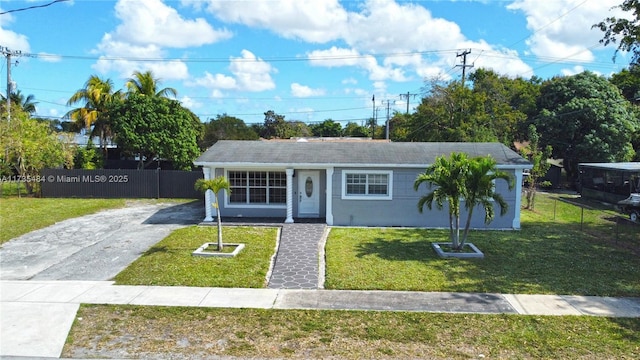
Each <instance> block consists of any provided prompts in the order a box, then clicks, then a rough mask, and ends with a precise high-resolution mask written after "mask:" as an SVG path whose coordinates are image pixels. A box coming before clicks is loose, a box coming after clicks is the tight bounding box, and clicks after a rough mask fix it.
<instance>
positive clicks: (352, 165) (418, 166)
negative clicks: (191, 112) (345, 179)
mask: <svg viewBox="0 0 640 360" xmlns="http://www.w3.org/2000/svg"><path fill="white" fill-rule="evenodd" d="M194 165H196V166H208V167H219V168H227V167H230V168H234V169H235V168H250V169H264V168H269V169H286V168H288V167H293V168H296V169H307V170H325V169H327V168H328V167H338V168H343V167H344V168H398V169H426V168H428V167H429V166H431V165H433V164H427V163H425V164H380V163H370V164H362V163H281V164H276V163H269V164H265V163H253V162H239V163H234V162H229V163H225V162H207V161H197V162H194ZM532 167H533V165H532V164H523V165H516V164H498V165H496V168H497V169H501V170H517V169H531V168H532Z"/></svg>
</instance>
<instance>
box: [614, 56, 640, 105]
mask: <svg viewBox="0 0 640 360" xmlns="http://www.w3.org/2000/svg"><path fill="white" fill-rule="evenodd" d="M609 81H611V83H612V84H613V85H615V86H616V87H618V89H620V91H622V96H624V97H625V98H626V99H627V100H629V101H630V102H631V103H632V104H636V105H638V106H640V65H633V66H631V67H630V68H629V69H622V71H620V72H619V73H617V74H613V75H611V79H609Z"/></svg>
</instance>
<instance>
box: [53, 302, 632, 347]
mask: <svg viewBox="0 0 640 360" xmlns="http://www.w3.org/2000/svg"><path fill="white" fill-rule="evenodd" d="M638 334H640V319H631V318H630V319H623V318H621V319H612V318H604V317H588V316H525V315H486V314H446V313H445V314H433V313H414V312H380V311H317V310H286V311H284V310H260V309H210V308H208V309H203V308H180V307H175V308H167V307H158V306H147V307H143V306H120V305H118V306H113V305H82V306H81V307H80V310H79V312H78V315H77V317H76V320H75V322H74V325H73V327H72V329H71V333H70V334H69V338H68V339H67V343H66V345H65V347H64V351H63V352H62V356H64V357H73V358H76V357H78V358H79V357H82V358H164V359H172V358H173V359H187V358H188V359H197V358H212V357H218V356H219V357H225V358H226V357H233V358H251V359H254V358H260V359H283V358H289V359H391V358H393V359H478V358H487V359H638V358H640V347H639V346H638V344H639V343H640V338H639V336H638Z"/></svg>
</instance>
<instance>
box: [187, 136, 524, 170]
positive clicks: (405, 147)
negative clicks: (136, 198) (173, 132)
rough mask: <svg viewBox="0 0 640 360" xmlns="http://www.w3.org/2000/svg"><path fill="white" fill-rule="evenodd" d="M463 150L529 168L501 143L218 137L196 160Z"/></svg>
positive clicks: (366, 160) (292, 161)
mask: <svg viewBox="0 0 640 360" xmlns="http://www.w3.org/2000/svg"><path fill="white" fill-rule="evenodd" d="M453 152H464V153H466V154H467V155H469V156H471V157H475V156H486V155H491V156H492V157H493V158H494V159H495V160H496V161H497V163H498V166H499V167H509V168H513V167H515V168H531V163H530V162H529V161H527V160H526V159H524V158H522V157H521V156H520V155H518V154H517V153H516V152H515V151H513V150H511V149H509V148H508V147H507V146H505V145H503V144H500V143H467V142H464V143H463V142H460V143H458V142H428V143H427V142H385V141H308V142H307V141H297V142H296V141H265V140H257V141H243V140H222V141H218V142H217V143H215V144H214V145H213V146H211V147H210V148H209V149H208V150H207V151H205V152H204V153H203V154H202V155H201V156H200V157H198V159H196V160H195V162H194V163H195V164H196V165H203V166H229V165H236V166H237V165H242V166H258V165H260V164H262V165H265V166H285V167H286V166H294V165H307V166H318V167H319V166H327V165H334V166H355V167H357V166H363V167H364V166H371V165H375V166H399V167H413V166H419V167H424V166H428V165H430V164H433V162H434V160H435V159H436V157H438V156H441V155H445V156H448V155H449V154H451V153H453Z"/></svg>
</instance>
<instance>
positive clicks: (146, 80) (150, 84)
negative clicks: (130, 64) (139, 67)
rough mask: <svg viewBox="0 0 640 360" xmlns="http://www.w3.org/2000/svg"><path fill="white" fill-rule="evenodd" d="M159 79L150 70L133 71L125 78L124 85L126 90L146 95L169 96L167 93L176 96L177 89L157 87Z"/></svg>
mask: <svg viewBox="0 0 640 360" xmlns="http://www.w3.org/2000/svg"><path fill="white" fill-rule="evenodd" d="M160 83H161V81H160V79H158V78H155V77H154V76H153V73H152V72H151V71H145V72H140V71H135V72H134V73H133V76H132V77H131V78H129V79H128V80H127V83H126V87H127V92H129V93H136V94H142V95H147V96H158V97H169V95H171V96H173V97H176V96H177V95H178V91H177V90H176V89H174V88H170V87H166V88H163V89H159V90H158V88H159V87H160Z"/></svg>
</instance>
